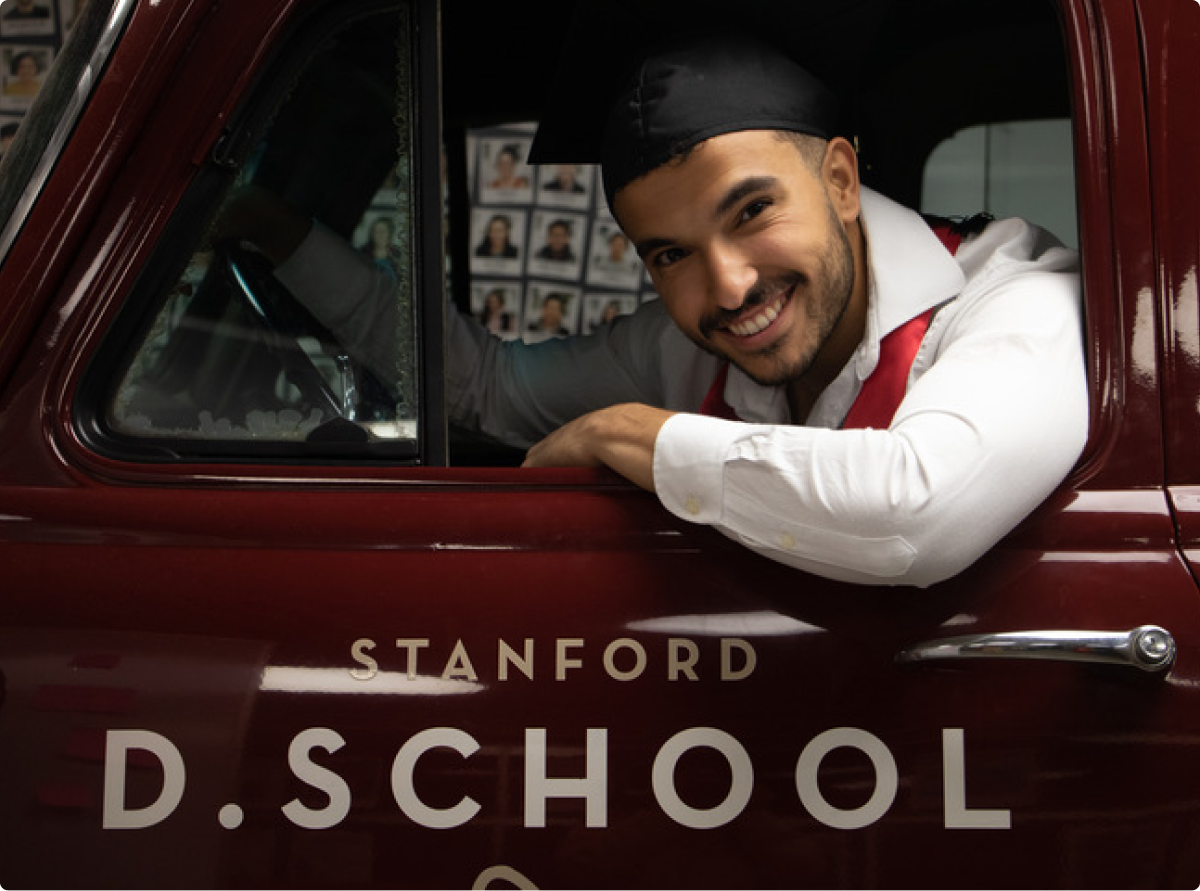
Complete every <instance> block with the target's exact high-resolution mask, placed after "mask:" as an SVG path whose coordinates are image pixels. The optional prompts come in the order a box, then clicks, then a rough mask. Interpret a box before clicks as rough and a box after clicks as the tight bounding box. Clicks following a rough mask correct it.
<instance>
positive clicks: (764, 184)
mask: <svg viewBox="0 0 1200 891" xmlns="http://www.w3.org/2000/svg"><path fill="white" fill-rule="evenodd" d="M778 186H779V179H778V177H774V176H769V175H766V174H764V175H762V176H749V177H746V179H744V180H742V181H741V182H739V183H737V184H735V185H734V186H733V187H732V188H731V189H730V190H729V191H728V192H726V193H725V196H724V197H723V198H722V199H721V200H720V202H718V204H717V206H716V207H715V208H714V209H713V217H714V218H720V217H723V216H724V215H725V214H727V213H728V212H729V211H730V210H731V209H732V208H733V207H736V206H737V204H738V202H740V201H742V200H743V199H744V198H745V197H746V196H747V195H753V194H754V193H755V192H766V191H770V190H771V189H774V188H777V187H778ZM673 244H674V242H673V241H671V239H669V238H647V239H644V240H642V241H639V242H637V243H636V244H635V245H634V249H635V250H636V251H637V254H638V256H639V257H642V258H645V256H646V255H647V254H649V253H652V252H653V251H656V250H658V249H659V248H665V247H670V246H671V245H673Z"/></svg>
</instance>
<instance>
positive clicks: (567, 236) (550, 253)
mask: <svg viewBox="0 0 1200 891" xmlns="http://www.w3.org/2000/svg"><path fill="white" fill-rule="evenodd" d="M537 256H538V257H540V258H541V259H543V260H554V261H555V262H557V263H570V262H571V261H572V260H574V259H575V252H574V251H572V250H571V224H570V223H569V222H567V221H566V220H562V219H558V220H553V221H552V222H551V223H550V224H549V225H548V226H547V227H546V243H545V244H543V245H542V247H541V248H540V249H539V250H538V252H537Z"/></svg>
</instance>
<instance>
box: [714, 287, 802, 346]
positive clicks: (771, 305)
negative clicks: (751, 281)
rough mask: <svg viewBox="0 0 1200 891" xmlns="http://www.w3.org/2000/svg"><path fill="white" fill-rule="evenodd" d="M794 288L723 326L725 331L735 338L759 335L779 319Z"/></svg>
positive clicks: (779, 292) (784, 291) (778, 293)
mask: <svg viewBox="0 0 1200 891" xmlns="http://www.w3.org/2000/svg"><path fill="white" fill-rule="evenodd" d="M795 288H796V286H795V285H794V284H793V285H792V286H791V287H790V288H786V289H784V290H780V291H778V292H777V293H776V294H775V295H774V296H773V297H772V298H771V299H769V300H767V301H765V302H764V303H763V305H762V306H760V307H758V308H757V309H756V310H753V311H752V312H751V313H750V314H749V315H747V316H744V317H743V318H740V319H737V320H736V321H734V322H730V323H729V324H727V325H725V326H724V328H725V330H726V331H728V332H729V333H730V334H733V335H735V336H737V337H753V336H754V335H755V334H760V333H761V332H763V331H765V330H766V329H767V328H769V327H770V326H771V324H772V323H773V322H774V321H775V320H776V319H777V318H779V314H780V313H781V312H783V308H784V306H785V305H786V304H787V302H788V301H789V300H791V298H792V294H793V292H794V291H795Z"/></svg>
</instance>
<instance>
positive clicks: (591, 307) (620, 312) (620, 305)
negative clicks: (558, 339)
mask: <svg viewBox="0 0 1200 891" xmlns="http://www.w3.org/2000/svg"><path fill="white" fill-rule="evenodd" d="M637 305H638V299H637V295H636V294H585V295H584V297H583V331H584V333H587V334H594V333H595V332H597V331H599V330H600V329H601V328H603V327H604V326H605V325H607V324H609V323H610V322H611V321H612V320H613V319H615V318H616V317H617V316H627V315H629V314H630V313H632V312H633V311H634V310H635V309H637Z"/></svg>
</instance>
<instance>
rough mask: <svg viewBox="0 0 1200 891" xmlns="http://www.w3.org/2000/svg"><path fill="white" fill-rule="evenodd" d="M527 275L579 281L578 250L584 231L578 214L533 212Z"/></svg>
mask: <svg viewBox="0 0 1200 891" xmlns="http://www.w3.org/2000/svg"><path fill="white" fill-rule="evenodd" d="M532 226H533V228H532V230H531V238H533V239H535V240H534V241H533V243H532V244H531V246H530V254H529V262H528V271H529V272H530V273H531V274H533V275H541V276H547V277H550V278H560V279H570V280H572V281H578V279H579V276H580V272H581V271H582V267H583V255H582V250H581V247H582V245H583V240H584V236H585V232H586V228H587V221H586V219H585V218H584V217H583V216H581V215H578V214H568V213H555V212H553V211H548V210H536V211H534V214H533V223H532Z"/></svg>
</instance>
